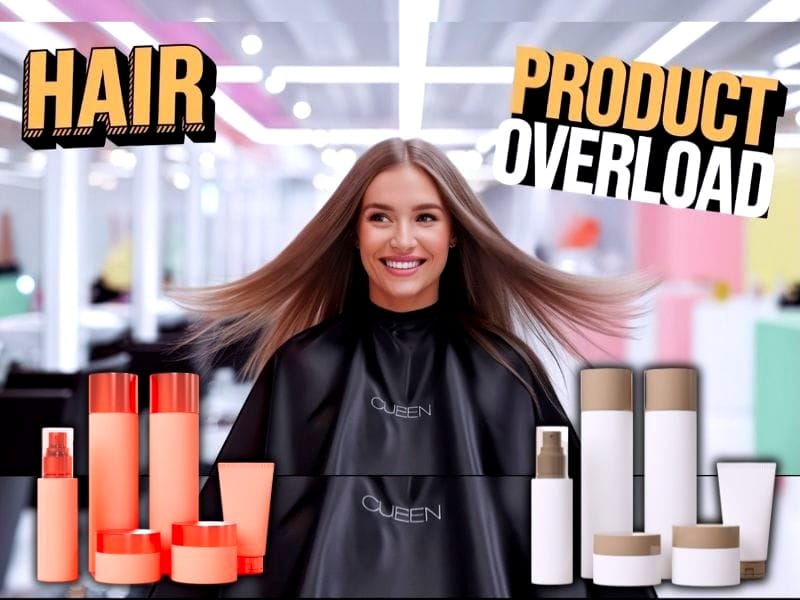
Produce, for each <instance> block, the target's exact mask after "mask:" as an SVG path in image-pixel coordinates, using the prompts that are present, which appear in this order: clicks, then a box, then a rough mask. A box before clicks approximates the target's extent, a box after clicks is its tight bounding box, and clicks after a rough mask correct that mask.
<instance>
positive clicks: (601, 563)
mask: <svg viewBox="0 0 800 600" xmlns="http://www.w3.org/2000/svg"><path fill="white" fill-rule="evenodd" d="M593 550H594V553H593V561H592V562H593V567H592V571H593V573H594V576H593V580H594V583H596V584H597V585H612V586H618V587H627V586H646V585H658V584H659V583H661V564H660V558H661V536H660V535H658V534H652V533H639V532H633V533H598V534H595V536H594V548H593Z"/></svg>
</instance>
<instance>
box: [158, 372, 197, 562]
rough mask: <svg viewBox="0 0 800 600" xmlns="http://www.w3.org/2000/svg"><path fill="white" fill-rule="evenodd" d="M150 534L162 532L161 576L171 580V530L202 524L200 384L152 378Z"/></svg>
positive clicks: (193, 379)
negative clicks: (190, 523) (191, 523)
mask: <svg viewBox="0 0 800 600" xmlns="http://www.w3.org/2000/svg"><path fill="white" fill-rule="evenodd" d="M149 429H150V494H149V497H150V525H149V527H150V529H152V530H155V531H160V532H161V572H162V574H167V575H169V574H170V571H171V563H172V554H171V546H172V524H173V523H182V522H186V521H197V520H198V515H199V510H198V506H197V498H198V494H199V486H200V466H199V465H200V378H199V377H198V376H197V375H195V374H194V373H159V374H157V375H151V376H150V426H149Z"/></svg>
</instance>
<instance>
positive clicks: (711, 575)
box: [672, 525, 739, 587]
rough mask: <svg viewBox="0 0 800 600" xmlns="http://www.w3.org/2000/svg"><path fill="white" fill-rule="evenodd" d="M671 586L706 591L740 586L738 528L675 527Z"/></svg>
mask: <svg viewBox="0 0 800 600" xmlns="http://www.w3.org/2000/svg"><path fill="white" fill-rule="evenodd" d="M672 583H673V584H675V585H690V586H703V587H718V586H727V585H739V527H738V526H736V525H690V526H687V527H673V529H672Z"/></svg>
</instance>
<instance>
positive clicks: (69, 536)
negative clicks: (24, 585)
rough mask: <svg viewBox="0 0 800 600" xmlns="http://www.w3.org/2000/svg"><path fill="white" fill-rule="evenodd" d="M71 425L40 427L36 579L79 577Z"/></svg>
mask: <svg viewBox="0 0 800 600" xmlns="http://www.w3.org/2000/svg"><path fill="white" fill-rule="evenodd" d="M72 440H73V431H72V429H71V428H56V427H53V428H49V427H45V428H44V429H43V430H42V477H41V479H39V481H38V482H37V486H36V579H38V580H39V581H75V580H76V579H77V578H78V480H77V479H75V478H74V477H73V476H72V456H73V452H72Z"/></svg>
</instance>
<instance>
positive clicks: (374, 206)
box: [363, 202, 444, 211]
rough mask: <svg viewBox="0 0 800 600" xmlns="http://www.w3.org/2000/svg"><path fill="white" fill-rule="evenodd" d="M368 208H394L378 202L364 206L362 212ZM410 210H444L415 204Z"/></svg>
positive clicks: (431, 204)
mask: <svg viewBox="0 0 800 600" xmlns="http://www.w3.org/2000/svg"><path fill="white" fill-rule="evenodd" d="M368 208H376V209H378V210H389V211H391V210H394V207H392V206H389V205H388V204H381V203H379V202H371V203H369V204H367V205H365V206H364V209H363V210H367V209H368ZM412 210H415V211H416V210H444V209H443V208H442V206H440V205H439V204H433V203H427V204H417V205H416V206H414V207H413V208H412Z"/></svg>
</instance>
